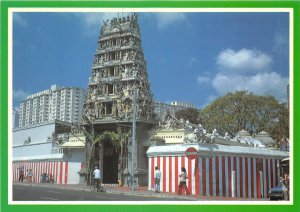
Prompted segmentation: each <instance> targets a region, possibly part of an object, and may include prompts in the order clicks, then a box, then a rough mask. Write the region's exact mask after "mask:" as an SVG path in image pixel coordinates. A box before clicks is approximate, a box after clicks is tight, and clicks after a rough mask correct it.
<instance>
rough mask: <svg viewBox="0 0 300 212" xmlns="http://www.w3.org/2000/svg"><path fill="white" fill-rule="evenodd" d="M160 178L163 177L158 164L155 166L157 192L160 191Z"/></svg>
mask: <svg viewBox="0 0 300 212" xmlns="http://www.w3.org/2000/svg"><path fill="white" fill-rule="evenodd" d="M160 178H161V171H160V170H159V168H158V167H157V166H155V171H154V190H155V192H156V193H159V192H160Z"/></svg>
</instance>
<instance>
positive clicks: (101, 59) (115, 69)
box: [84, 14, 154, 185]
mask: <svg viewBox="0 0 300 212" xmlns="http://www.w3.org/2000/svg"><path fill="white" fill-rule="evenodd" d="M134 91H136V92H135V93H136V101H134ZM134 104H135V105H136V110H135V111H136V114H135V117H136V143H137V149H136V154H137V162H136V163H135V164H137V165H136V167H135V170H136V177H137V178H138V179H137V180H138V183H139V184H140V185H146V184H147V157H146V151H147V143H149V142H148V141H147V139H148V137H149V136H148V131H149V130H150V129H151V128H152V127H153V126H154V104H153V97H152V93H151V91H150V82H149V81H148V74H147V63H146V61H145V59H144V53H143V49H142V45H141V35H140V29H139V24H138V16H137V14H132V15H130V16H127V17H122V18H113V19H111V20H106V21H103V24H102V27H101V31H100V36H99V40H98V45H97V49H96V54H95V56H94V61H93V66H92V70H91V76H90V78H89V84H88V92H87V96H86V100H85V103H84V115H85V117H86V118H87V119H88V120H89V123H87V122H86V123H85V128H86V129H87V130H91V129H92V131H93V133H94V137H93V136H92V137H93V138H95V139H96V137H97V136H98V138H99V136H101V135H103V134H104V133H108V132H111V133H115V134H117V133H119V135H120V131H121V132H122V133H123V134H122V135H125V137H123V138H122V139H121V141H120V142H121V144H120V142H119V146H117V147H116V145H115V143H114V142H113V141H111V140H112V139H111V138H104V137H105V136H103V139H104V140H101V141H100V142H99V141H96V140H93V139H90V141H89V142H91V144H90V145H87V148H89V149H87V152H88V154H87V163H90V166H91V167H92V166H94V165H99V166H100V168H101V169H102V170H103V181H104V183H118V182H119V183H122V184H126V183H127V181H126V179H128V178H127V177H128V176H129V175H130V173H129V172H130V170H131V167H130V164H131V140H132V139H131V138H132V136H131V132H132V122H133V111H134ZM88 125H90V126H88ZM120 129H121V130H120ZM95 142H99V143H98V144H96V145H95ZM93 143H94V144H93ZM93 145H94V146H93ZM120 148H121V150H120ZM120 181H121V182H120Z"/></svg>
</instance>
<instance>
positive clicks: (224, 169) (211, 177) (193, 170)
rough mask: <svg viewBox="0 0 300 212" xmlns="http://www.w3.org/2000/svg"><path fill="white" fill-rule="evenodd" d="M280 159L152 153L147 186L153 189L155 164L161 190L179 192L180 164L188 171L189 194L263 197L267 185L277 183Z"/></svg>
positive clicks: (267, 188)
mask: <svg viewBox="0 0 300 212" xmlns="http://www.w3.org/2000/svg"><path fill="white" fill-rule="evenodd" d="M279 161H280V160H279V159H274V158H258V157H246V156H245V157H244V156H222V155H214V156H205V157H201V156H200V157H199V158H197V159H194V160H190V159H188V158H187V157H186V156H185V155H181V156H153V157H149V176H148V178H149V179H148V182H149V184H148V189H149V190H152V189H153V188H154V167H155V166H158V167H159V169H160V170H161V174H162V175H161V183H160V189H161V191H162V192H178V184H179V177H178V175H179V174H180V172H181V167H185V168H186V170H187V174H188V181H187V185H188V188H189V190H190V192H191V193H192V194H195V195H200V196H223V197H239V198H260V197H262V196H264V197H266V194H267V192H268V190H269V188H271V187H274V186H276V185H277V184H278V182H279V169H278V167H279ZM232 178H234V179H232ZM232 183H234V184H235V185H232ZM232 188H234V189H232Z"/></svg>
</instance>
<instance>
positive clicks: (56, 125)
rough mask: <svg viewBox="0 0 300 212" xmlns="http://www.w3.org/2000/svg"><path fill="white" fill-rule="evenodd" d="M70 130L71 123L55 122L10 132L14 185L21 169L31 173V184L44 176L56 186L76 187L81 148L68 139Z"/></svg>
mask: <svg viewBox="0 0 300 212" xmlns="http://www.w3.org/2000/svg"><path fill="white" fill-rule="evenodd" d="M70 129H71V123H68V122H62V121H58V120H55V121H49V122H43V123H40V124H36V125H31V126H28V127H22V128H15V129H13V142H12V156H13V157H12V173H13V176H12V180H13V181H14V182H15V181H18V177H19V169H20V168H23V169H25V170H29V169H31V170H32V172H33V182H35V183H39V182H42V175H43V174H44V173H45V174H46V175H48V176H50V175H51V177H52V179H53V180H54V182H55V183H57V184H78V183H80V177H81V176H80V175H79V174H78V172H79V171H80V170H81V169H82V166H83V164H84V162H85V154H84V144H83V143H82V142H81V143H79V142H78V141H77V140H74V138H73V137H72V138H73V139H72V138H70V139H69V135H70V134H69V132H70ZM68 141H71V142H68ZM76 141H77V142H76ZM77 143H79V145H74V144H77Z"/></svg>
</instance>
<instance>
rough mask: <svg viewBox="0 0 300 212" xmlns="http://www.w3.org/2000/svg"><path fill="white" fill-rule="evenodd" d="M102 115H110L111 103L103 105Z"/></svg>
mask: <svg viewBox="0 0 300 212" xmlns="http://www.w3.org/2000/svg"><path fill="white" fill-rule="evenodd" d="M104 114H105V115H111V114H112V102H106V103H104Z"/></svg>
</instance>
